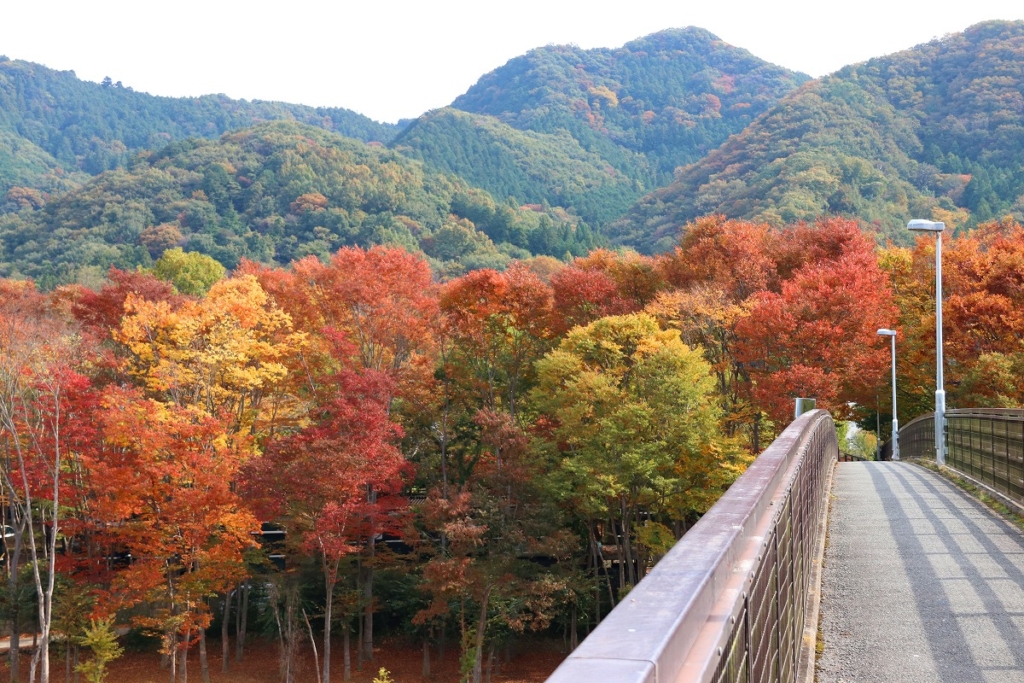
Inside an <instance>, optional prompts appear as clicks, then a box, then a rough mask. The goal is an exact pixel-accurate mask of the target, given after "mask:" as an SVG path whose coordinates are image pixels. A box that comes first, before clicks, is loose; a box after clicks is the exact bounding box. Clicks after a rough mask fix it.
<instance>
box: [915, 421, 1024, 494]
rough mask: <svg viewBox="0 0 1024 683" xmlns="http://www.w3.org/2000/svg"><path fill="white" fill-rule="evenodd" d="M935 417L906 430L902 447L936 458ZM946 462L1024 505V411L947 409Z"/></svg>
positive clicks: (920, 455)
mask: <svg viewBox="0 0 1024 683" xmlns="http://www.w3.org/2000/svg"><path fill="white" fill-rule="evenodd" d="M934 421H935V418H934V415H933V414H931V413H929V414H927V415H922V416H921V417H919V418H917V419H916V420H913V421H912V422H910V423H908V424H907V426H906V427H904V428H903V429H901V430H900V450H901V452H903V453H906V454H907V457H918V458H927V459H934V458H935V430H934V427H933V425H934ZM946 466H947V467H950V468H951V469H954V470H956V471H958V472H960V473H962V474H965V475H967V476H968V477H970V478H972V479H974V480H976V481H978V482H980V483H982V484H985V485H986V486H989V487H990V488H992V489H993V490H995V491H998V492H999V493H1002V494H1003V495H1005V496H1007V497H1008V498H1010V499H1011V500H1013V501H1015V502H1017V503H1020V504H1021V505H1024V410H1020V409H1008V408H1007V409H1002V408H960V409H956V410H947V411H946Z"/></svg>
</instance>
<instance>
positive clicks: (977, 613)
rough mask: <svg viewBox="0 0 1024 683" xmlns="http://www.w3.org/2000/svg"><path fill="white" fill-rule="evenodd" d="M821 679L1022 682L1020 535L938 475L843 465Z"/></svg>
mask: <svg viewBox="0 0 1024 683" xmlns="http://www.w3.org/2000/svg"><path fill="white" fill-rule="evenodd" d="M832 495H833V499H832V508H831V514H830V519H829V538H828V547H827V549H826V551H825V567H824V571H823V576H822V589H821V593H822V600H821V629H822V632H823V635H824V651H823V652H822V653H821V654H820V655H819V657H818V679H817V680H818V681H819V682H820V683H837V682H840V681H842V682H847V681H848V682H850V683H865V682H867V681H885V682H887V683H891V682H900V683H918V682H921V683H924V682H932V681H935V682H938V683H977V682H992V683H994V682H996V681H1006V682H1011V681H1012V682H1015V683H1020V682H1022V681H1024V534H1022V533H1021V531H1020V530H1018V529H1017V528H1016V527H1014V526H1013V525H1012V524H1010V523H1009V522H1007V521H1005V520H1003V519H1001V518H999V517H998V516H996V515H995V514H993V513H992V512H991V511H989V510H988V509H987V508H986V507H985V506H984V505H982V504H981V503H979V502H977V501H976V500H974V499H973V498H971V497H970V496H968V495H967V494H966V493H964V492H962V491H960V490H959V489H958V488H957V487H956V486H954V485H953V484H951V483H949V482H948V481H946V480H945V479H943V478H942V477H940V476H939V475H937V474H934V473H932V472H929V471H928V470H925V469H923V468H921V467H917V466H915V465H911V464H907V463H900V462H858V463H841V464H839V465H837V467H836V471H835V479H834V485H833V493H832Z"/></svg>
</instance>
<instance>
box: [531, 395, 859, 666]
mask: <svg viewBox="0 0 1024 683" xmlns="http://www.w3.org/2000/svg"><path fill="white" fill-rule="evenodd" d="M838 451H839V447H838V444H837V441H836V430H835V425H834V424H833V422H832V418H831V417H830V416H829V414H828V413H827V412H826V411H824V410H814V411H811V412H808V413H805V414H804V415H801V416H800V417H799V418H797V419H796V420H795V421H794V422H793V423H792V424H790V426H789V427H787V428H786V430H785V431H784V432H783V433H782V434H781V435H780V436H779V438H777V439H776V440H775V441H774V442H773V443H772V444H771V445H770V446H769V447H768V448H767V449H766V450H765V451H764V452H763V453H762V454H761V455H760V456H758V458H757V459H756V460H755V461H754V462H753V463H752V464H751V465H750V467H749V468H747V471H746V472H745V473H744V474H743V475H742V476H741V477H740V478H739V479H737V480H736V482H735V483H734V484H733V485H732V486H731V487H729V490H728V491H727V492H726V493H725V495H723V496H722V498H721V499H720V500H719V501H718V502H717V503H716V504H715V505H714V506H713V507H712V508H711V510H709V511H708V512H707V513H706V514H705V515H704V516H703V517H702V518H701V520H700V521H699V522H698V523H697V524H696V525H694V527H693V528H692V529H690V531H688V532H687V533H686V535H685V536H684V537H683V538H682V539H681V540H680V541H679V542H678V543H677V544H676V545H675V546H674V547H673V548H672V550H671V551H669V553H668V554H667V555H666V556H665V557H664V558H663V559H662V560H661V561H660V562H658V564H657V565H656V566H655V567H654V569H653V570H651V573H650V574H649V575H648V576H647V577H646V578H644V579H643V580H642V581H641V582H640V583H639V584H637V586H636V587H635V588H634V589H633V590H632V591H630V592H629V593H628V594H627V595H626V596H625V598H624V599H623V600H622V602H620V603H619V604H618V605H617V606H616V607H615V609H614V610H612V612H611V613H610V614H609V615H608V616H607V617H606V618H605V619H604V621H602V622H601V623H600V624H599V625H598V627H597V628H596V629H595V630H594V631H593V633H591V634H590V636H588V637H587V638H586V640H584V641H583V642H582V643H581V644H580V646H579V647H578V648H576V650H575V651H574V652H573V653H572V654H570V655H569V657H568V658H567V659H566V660H565V661H564V662H563V663H562V665H561V666H559V667H558V669H557V670H556V671H555V672H554V673H553V674H552V675H551V677H550V678H549V679H548V683H594V682H595V681H602V683H605V682H607V683H627V682H628V683H667V682H669V681H677V682H682V681H686V682H692V683H698V682H699V683H726V682H728V683H749V682H754V681H756V682H758V683H761V682H767V681H792V680H795V679H796V676H797V669H798V666H799V657H800V653H801V645H802V644H803V642H804V637H803V634H804V626H805V623H804V622H805V616H806V615H805V598H806V594H807V592H808V589H809V581H810V576H811V569H812V564H813V562H814V560H815V557H816V554H817V551H818V547H819V542H820V533H821V530H820V526H819V520H820V518H821V513H822V511H823V506H825V505H827V500H826V496H827V491H826V487H827V483H828V473H829V471H830V469H831V467H832V465H833V463H834V462H835V461H836V458H837V455H838ZM812 641H813V639H812ZM811 647H812V648H813V642H811ZM812 666H813V662H812Z"/></svg>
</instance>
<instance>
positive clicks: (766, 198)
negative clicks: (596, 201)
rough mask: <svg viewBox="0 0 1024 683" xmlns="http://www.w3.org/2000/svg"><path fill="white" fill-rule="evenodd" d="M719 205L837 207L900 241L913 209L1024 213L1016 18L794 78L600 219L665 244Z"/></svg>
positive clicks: (740, 213) (978, 214)
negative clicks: (672, 173) (766, 104)
mask: <svg viewBox="0 0 1024 683" xmlns="http://www.w3.org/2000/svg"><path fill="white" fill-rule="evenodd" d="M708 213H722V214H725V215H727V216H730V217H736V218H749V219H753V220H759V221H767V222H769V223H772V224H782V223H788V222H792V221H797V220H812V219H813V218H815V217H817V216H820V215H823V214H841V215H846V216H852V217H856V218H858V219H860V220H861V221H863V222H864V223H865V224H873V225H874V227H875V229H877V230H878V231H879V233H880V238H881V239H894V240H896V241H897V242H906V241H907V240H908V239H909V236H908V234H907V232H906V230H904V229H903V226H904V225H905V224H906V221H907V219H909V218H911V217H922V216H923V217H927V216H930V215H935V216H941V217H942V218H945V219H947V220H948V221H950V222H953V223H954V224H957V223H958V224H960V225H963V226H966V227H970V226H971V225H973V224H975V223H977V222H978V221H983V220H987V219H990V218H992V217H995V216H1001V215H1004V214H1007V213H1012V214H1014V215H1016V216H1018V217H1021V216H1024V22H1019V21H1017V22H1007V21H991V22H985V23H982V24H978V25H976V26H973V27H971V28H969V29H967V30H966V31H964V32H963V33H960V34H955V35H950V36H946V37H944V38H942V39H941V40H934V41H932V42H929V43H927V44H924V45H919V46H917V47H915V48H912V49H910V50H906V51H903V52H899V53H896V54H893V55H889V56H886V57H880V58H876V59H872V60H869V61H867V62H864V63H862V64H856V65H852V66H848V67H845V68H843V69H841V70H839V71H838V72H836V73H835V74H833V75H831V76H828V77H825V78H822V79H820V80H817V81H813V82H810V83H807V84H805V85H804V86H803V87H801V88H800V89H798V90H797V91H795V92H793V93H792V94H790V95H788V96H787V97H785V98H783V99H782V100H781V101H780V102H779V103H778V104H776V105H775V106H773V107H772V108H771V109H770V110H769V111H767V112H765V113H764V114H762V115H761V116H760V117H759V118H758V119H757V120H756V121H754V122H753V123H752V124H751V125H750V126H749V127H748V128H747V129H746V130H744V131H743V132H742V133H740V134H739V135H737V136H735V137H733V138H731V139H729V140H728V141H726V142H725V144H723V145H722V146H721V147H720V148H719V149H717V150H715V151H713V152H712V153H711V154H709V155H708V156H707V157H706V158H704V159H701V160H699V161H697V162H695V163H693V164H691V165H690V166H687V167H686V168H684V169H681V170H680V171H679V172H678V173H677V174H676V178H675V180H674V181H673V182H672V183H671V184H670V185H669V186H667V187H664V188H661V189H659V190H656V191H654V192H652V193H651V194H649V195H647V196H646V197H644V198H643V199H642V200H640V201H639V202H638V203H637V205H636V206H634V207H633V208H632V209H631V210H630V211H629V213H628V214H627V215H626V216H624V217H623V218H622V219H621V220H619V221H617V222H616V223H615V225H613V226H611V229H610V233H611V237H612V239H613V240H614V241H615V242H618V243H621V244H635V245H640V246H641V247H642V248H644V249H646V250H658V249H662V248H665V247H667V246H669V245H670V244H671V243H673V242H674V240H675V239H676V238H677V237H678V235H677V233H678V230H679V228H680V226H682V225H684V224H685V223H686V222H687V221H690V220H692V219H694V218H696V217H697V216H700V215H705V214H708Z"/></svg>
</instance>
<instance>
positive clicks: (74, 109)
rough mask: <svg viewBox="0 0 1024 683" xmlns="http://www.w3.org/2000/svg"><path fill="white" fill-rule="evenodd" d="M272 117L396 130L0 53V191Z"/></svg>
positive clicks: (336, 111)
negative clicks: (177, 92) (153, 89)
mask: <svg viewBox="0 0 1024 683" xmlns="http://www.w3.org/2000/svg"><path fill="white" fill-rule="evenodd" d="M277 119H293V120H296V121H301V122H304V123H308V124H311V125H315V126H319V127H321V128H325V129H327V130H331V131H335V132H337V133H340V134H342V135H345V136H347V137H352V138H357V139H359V140H364V141H371V140H377V141H382V142H387V141H388V140H390V139H391V138H392V137H393V136H394V134H395V132H396V131H397V126H394V125H389V124H381V123H377V122H375V121H372V120H371V119H369V118H367V117H365V116H363V115H361V114H357V113H356V112H354V111H350V110H348V109H341V108H336V107H306V106H302V105H296V104H286V103H283V102H261V101H252V102H248V101H246V100H233V99H231V98H229V97H226V96H224V95H204V96H202V97H155V96H153V95H148V94H146V93H142V92H135V91H134V90H132V89H131V88H126V87H123V86H122V85H121V83H120V82H117V83H113V82H111V81H110V79H107V80H105V81H104V82H103V83H102V84H100V83H90V82H88V81H82V80H80V79H78V78H77V77H76V76H75V74H74V72H73V71H55V70H53V69H48V68H46V67H44V66H41V65H39V64H33V63H31V62H24V61H20V60H11V59H8V58H7V57H3V56H0V193H2V192H5V191H7V189H8V188H10V187H11V186H13V185H30V186H34V187H38V188H40V189H44V190H47V191H51V190H58V189H61V188H62V187H66V186H67V180H68V175H69V174H74V172H76V171H84V172H85V173H88V174H93V175H94V174H97V173H100V172H102V171H106V170H110V169H113V168H118V167H122V166H124V165H125V164H126V163H127V162H128V160H129V159H130V157H131V156H132V154H134V153H135V152H137V151H139V150H142V149H155V148H159V147H162V146H164V145H166V144H167V143H168V142H170V141H172V140H180V139H182V138H187V137H217V136H219V135H221V134H222V133H225V132H227V131H229V130H234V129H237V128H243V127H246V126H252V125H254V124H256V123H260V122H263V121H271V120H277ZM82 179H83V177H81V176H79V178H78V180H82Z"/></svg>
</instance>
